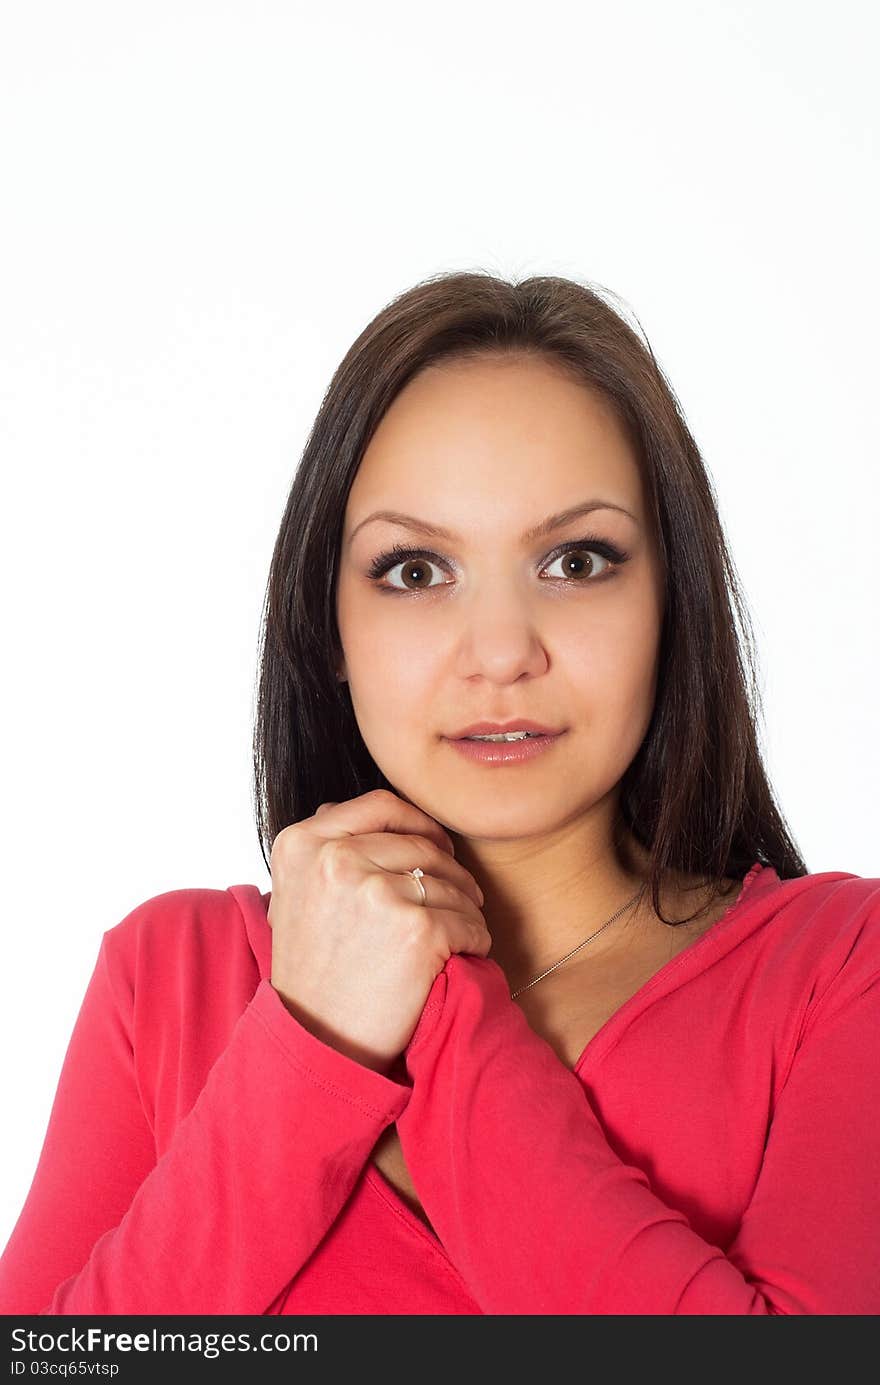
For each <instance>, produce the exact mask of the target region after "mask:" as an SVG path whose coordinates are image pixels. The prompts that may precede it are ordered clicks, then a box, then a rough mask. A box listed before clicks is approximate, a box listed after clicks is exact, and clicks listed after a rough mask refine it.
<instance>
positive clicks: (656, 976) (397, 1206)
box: [365, 861, 779, 1273]
mask: <svg viewBox="0 0 880 1385" xmlns="http://www.w3.org/2000/svg"><path fill="white" fill-rule="evenodd" d="M758 880H761V882H762V883H763V884H765V885H766V886H767V887H768V888H769V887H770V885H771V884H773V883H778V881H779V877H778V876H777V874H776V871H775V869H774V868H773V867H772V866H765V865H763V864H762V862H760V861H756V862H755V863H754V865H753V866H752V867H751V869H750V870H749V871H748V872H747V873H746V875H745V876H744V877H743V881H742V885H741V888H740V889H739V891H738V892H737V896H736V899H734V900H732V901H731V903H730V904H729V905H728V906H727V908H726V909H725V911H724V913H723V914H722V915H721V916H720V918H717V919H716V920H715V922H714V923H713V924H712V926H711V927H710V928H707V929H706V931H705V933H703V934H701V936H700V937H699V938H697V939H696V940H695V941H694V942H693V943H691V944H690V945H689V946H688V947H684V948H682V950H681V952H678V953H676V954H675V956H674V957H670V958H669V960H668V961H667V962H664V963H663V965H662V966H660V967H658V969H657V971H655V972H654V973H653V975H652V976H649V977H648V979H647V981H645V982H643V983H642V985H641V986H639V988H638V990H636V991H634V992H633V994H632V995H631V996H629V997H628V998H627V999H626V1000H625V1001H624V1002H623V1004H622V1005H620V1006H618V1008H617V1009H616V1010H615V1011H614V1012H613V1014H611V1015H609V1016H608V1019H607V1020H606V1021H605V1023H604V1024H603V1025H602V1026H601V1027H600V1028H599V1029H597V1030H596V1033H595V1034H594V1035H593V1036H592V1038H590V1039H589V1040H588V1041H587V1043H586V1044H585V1046H584V1048H583V1050H582V1052H581V1053H580V1055H579V1057H578V1059H577V1061H576V1063H575V1064H574V1066H573V1067H569V1064H567V1063H566V1064H564V1066H565V1067H567V1068H568V1070H569V1071H570V1072H571V1073H572V1075H573V1076H575V1077H577V1078H578V1080H579V1081H582V1080H583V1076H582V1075H583V1070H584V1068H585V1066H586V1065H587V1064H588V1063H590V1064H592V1065H595V1064H596V1063H598V1062H599V1060H600V1059H601V1058H603V1057H604V1056H605V1055H606V1054H607V1052H608V1051H609V1049H610V1048H611V1047H612V1045H613V1044H614V1042H615V1041H616V1040H617V1039H618V1038H619V1037H620V1036H621V1034H622V1032H623V1030H624V1029H625V1027H626V1025H627V1024H628V1022H629V1020H630V1018H631V1017H632V1015H633V1014H634V1012H635V1011H636V1010H637V1009H638V1008H639V1007H641V1006H644V1004H645V1003H646V1002H647V1003H649V1004H650V1003H651V1002H652V1001H653V1000H654V999H656V998H657V997H656V996H654V995H653V994H652V993H653V992H654V991H659V990H660V988H661V987H665V986H667V985H668V983H669V982H670V981H671V980H672V979H673V977H675V980H676V981H677V982H678V984H680V985H682V984H685V981H687V980H690V979H691V977H690V976H686V977H685V978H684V979H682V978H679V977H677V976H676V973H677V972H678V971H679V969H680V968H683V967H685V966H690V967H691V968H692V975H693V976H696V975H699V973H700V972H701V971H702V970H703V966H702V963H703V960H704V958H705V956H706V955H707V954H708V953H709V952H710V950H713V949H714V948H717V947H718V945H719V942H720V941H722V940H726V939H727V937H728V936H729V934H730V928H731V924H732V923H733V922H734V915H736V916H737V918H736V920H735V921H736V922H739V910H740V908H741V907H744V906H745V905H746V904H751V903H752V902H753V900H754V899H755V895H756V892H755V891H754V889H753V886H754V885H755V883H756V882H757V881H758ZM761 893H762V894H763V891H761ZM695 960H696V961H697V962H698V963H700V965H699V967H696V968H695V967H694V962H695ZM365 1179H366V1182H367V1184H368V1186H370V1187H371V1188H372V1189H373V1191H374V1193H376V1194H377V1196H378V1197H380V1198H381V1199H382V1201H383V1202H384V1203H385V1204H386V1206H388V1207H389V1208H390V1210H391V1211H392V1212H394V1213H395V1214H396V1215H397V1216H398V1217H399V1218H400V1219H401V1220H402V1221H403V1222H405V1223H406V1224H407V1225H408V1226H409V1227H410V1228H411V1229H412V1230H413V1231H415V1232H416V1233H417V1234H418V1235H419V1236H421V1237H422V1239H423V1240H425V1241H427V1242H428V1244H429V1245H430V1246H431V1247H432V1249H433V1250H435V1251H436V1252H437V1254H438V1255H440V1256H441V1258H442V1259H443V1260H444V1262H445V1263H446V1264H447V1265H449V1266H451V1267H452V1269H453V1270H454V1269H455V1265H454V1264H453V1262H452V1260H451V1259H450V1258H449V1256H448V1254H447V1253H446V1249H445V1247H444V1245H443V1242H442V1241H441V1240H440V1238H439V1236H438V1235H437V1233H436V1232H435V1231H434V1230H433V1228H432V1227H430V1226H429V1225H428V1224H427V1223H426V1222H424V1221H422V1219H421V1217H418V1216H417V1215H416V1213H415V1212H414V1211H413V1210H412V1208H411V1207H410V1206H409V1204H408V1203H407V1202H405V1201H404V1199H403V1198H402V1197H401V1195H400V1193H399V1192H398V1191H397V1189H396V1188H395V1187H394V1184H393V1183H391V1182H390V1180H389V1179H387V1178H386V1177H385V1175H384V1174H383V1172H382V1170H381V1169H380V1168H378V1167H377V1165H376V1164H374V1163H373V1160H372V1159H369V1160H368V1161H367V1164H366V1167H365ZM456 1273H457V1271H456Z"/></svg>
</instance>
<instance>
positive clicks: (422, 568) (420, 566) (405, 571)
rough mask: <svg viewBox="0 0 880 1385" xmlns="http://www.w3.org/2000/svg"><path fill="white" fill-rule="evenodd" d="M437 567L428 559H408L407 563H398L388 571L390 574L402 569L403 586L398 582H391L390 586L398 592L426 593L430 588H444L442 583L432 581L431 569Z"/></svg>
mask: <svg viewBox="0 0 880 1385" xmlns="http://www.w3.org/2000/svg"><path fill="white" fill-rule="evenodd" d="M435 566H436V565H435V564H434V563H432V562H429V560H428V559H427V558H407V559H406V561H405V562H403V563H396V564H395V566H394V567H392V568H389V569H388V571H389V573H391V572H395V571H396V570H397V569H398V568H399V569H400V574H401V578H402V586H400V585H398V583H396V582H391V583H389V585H390V586H392V587H396V588H397V590H398V591H402V590H407V591H424V590H426V589H427V588H428V587H436V586H442V583H440V582H432V581H431V580H430V579H431V568H433V567H435Z"/></svg>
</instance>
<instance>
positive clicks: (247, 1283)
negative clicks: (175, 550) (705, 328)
mask: <svg viewBox="0 0 880 1385" xmlns="http://www.w3.org/2000/svg"><path fill="white" fill-rule="evenodd" d="M737 617H738V618H739V625H740V627H741V630H738V628H737V619H736V618H737ZM747 627H748V620H747V616H746V613H745V609H744V603H743V601H742V598H741V595H740V593H739V590H738V587H737V581H736V577H735V572H734V567H733V563H732V561H731V559H730V556H729V554H728V552H727V548H726V545H725V540H724V536H723V532H722V526H721V523H720V521H719V517H718V514H717V509H716V503H715V499H714V496H713V493H712V489H711V486H710V483H709V480H708V478H707V475H706V472H705V470H704V467H703V464H702V461H701V458H700V455H699V452H698V449H697V447H696V444H695V442H694V440H693V438H692V436H691V434H690V433H689V431H688V429H687V426H686V424H685V422H684V420H683V417H682V414H681V412H680V410H679V407H678V405H677V402H676V399H675V397H674V395H673V394H672V392H671V390H670V387H669V385H668V383H667V382H666V380H665V379H664V377H663V374H662V372H661V371H660V369H659V367H658V365H657V363H656V361H655V360H654V357H653V354H652V352H651V350H650V347H648V346H647V345H646V344H645V343H644V342H643V340H642V339H641V337H640V336H638V335H637V334H636V332H635V331H634V330H633V329H632V328H631V327H630V326H629V325H628V324H627V323H626V322H625V320H624V319H623V317H622V316H621V315H620V314H619V313H618V312H617V311H616V310H615V309H614V308H612V306H610V304H609V303H608V302H607V301H606V300H605V299H604V298H603V297H602V296H600V295H599V294H597V293H594V292H593V291H591V290H589V289H587V288H585V287H583V286H581V285H579V284H576V283H573V282H570V281H567V280H565V279H560V278H548V277H543V278H533V279H529V280H527V281H526V282H523V283H519V284H511V283H507V282H504V281H502V280H500V279H497V278H494V277H491V276H489V275H484V274H477V273H474V274H467V273H465V274H449V275H441V276H437V277H435V278H433V279H430V280H428V281H426V282H424V283H422V284H419V285H417V286H416V287H415V288H413V289H412V290H411V291H409V292H407V293H404V294H403V295H402V296H400V297H399V298H397V299H396V300H395V301H394V302H392V303H391V304H390V305H389V306H388V307H387V308H385V309H384V310H383V311H382V312H381V313H380V314H379V315H378V317H377V318H376V319H375V320H374V321H373V322H372V323H371V324H370V325H369V326H368V327H367V328H366V329H365V331H364V332H363V333H362V334H361V336H360V337H359V338H358V339H357V340H356V341H355V343H354V344H353V346H352V347H351V349H350V351H349V352H348V354H347V355H346V357H345V359H344V360H343V362H342V364H341V365H340V367H339V369H338V370H337V372H336V374H335V376H334V378H333V380H332V382H331V384H330V388H329V390H328V392H327V395H326V397H325V399H324V402H323V404H322V406H321V410H320V413H319V415H318V418H317V421H316V423H315V426H314V428H313V430H312V433H311V435H310V437H309V440H308V443H307V446H306V449H305V452H304V455H303V458H302V461H301V464H300V466H299V468H298V470H297V472H296V475H295V477H294V480H293V485H292V488H291V492H290V497H289V501H288V505H287V509H286V511H285V514H284V517H283V520H282V523H281V529H280V533H279V536H278V541H277V545H276V549H275V553H274V555H273V560H272V565H271V572H270V577H269V584H268V592H267V606H266V618H265V630H264V635H265V638H264V645H263V651H262V667H261V680H260V690H259V704H258V715H257V724H256V733H255V781H256V791H257V793H256V797H257V806H258V824H259V829H260V837H261V842H262V845H263V850H264V856H265V852H266V850H267V849H268V850H269V851H270V853H271V856H270V860H269V861H268V864H269V868H270V872H271V882H272V889H271V892H269V893H261V892H260V891H259V890H258V888H257V887H256V886H255V885H246V884H245V885H232V886H230V887H229V888H228V889H225V890H221V889H208V888H194V889H187V890H174V891H170V892H169V893H166V894H162V895H159V896H157V897H156V898H154V899H150V900H148V901H146V902H145V903H142V904H140V905H139V906H138V907H137V908H135V909H134V910H133V911H132V912H131V913H130V914H129V915H128V916H127V917H126V918H125V919H123V920H122V921H121V922H120V923H118V924H117V925H116V926H115V927H112V928H110V929H109V930H108V931H107V932H106V933H105V934H104V935H103V939H102V943H101V947H100V951H99V955H98V958H97V963H96V967H95V971H94V974H93V976H92V979H91V981H90V984H89V987H88V990H87V993H86V995H85V998H84V1000H83V1003H82V1008H81V1011H80V1014H79V1017H78V1020H77V1023H76V1026H75V1028H74V1031H73V1034H72V1037H71V1040H70V1045H69V1048H68V1052H67V1055H66V1057H65V1061H64V1066H63V1070H62V1073H61V1077H60V1081H59V1086H58V1090H57V1094H56V1097H55V1103H54V1106H53V1109H52V1114H51V1118H50V1121H49V1126H48V1130H47V1133H46V1138H45V1143H44V1147H43V1150H42V1154H41V1157H40V1161H39V1165H38V1167H37V1170H36V1173H35V1177H34V1181H33V1185H32V1188H31V1190H30V1193H29V1196H28V1198H27V1201H26V1204H25V1206H24V1208H23V1210H22V1212H21V1215H20V1217H19V1220H18V1222H17V1224H16V1227H15V1230H14V1232H13V1234H12V1237H11V1239H10V1241H9V1243H8V1245H7V1247H6V1250H5V1253H4V1255H3V1258H2V1261H0V1308H2V1310H3V1311H4V1312H6V1313H35V1312H44V1313H48V1314H93V1313H206V1312H207V1313H246V1314H250V1313H256V1314H277V1313H284V1314H308V1313H333V1314H346V1313H386V1314H395V1313H396V1314H416V1313H419V1314H428V1313H430V1314H560V1313H565V1314H571V1313H575V1314H731V1313H732V1314H783V1313H784V1314H791V1313H796V1314H800V1313H810V1314H874V1313H877V1312H880V1257H878V1255H877V1245H878V1241H880V1123H878V1121H877V1119H876V1100H877V1092H878V1080H880V1061H878V1045H877V1043H876V1035H877V1032H878V1024H880V985H878V980H880V936H878V933H880V880H878V879H866V878H863V877H860V876H856V875H854V874H851V873H849V872H845V871H830V872H824V873H822V874H814V875H810V874H809V873H808V872H807V868H806V866H805V864H804V862H803V860H802V859H801V857H800V855H799V853H798V851H797V848H796V846H795V844H794V842H793V841H792V838H791V836H790V834H789V832H788V830H787V828H786V826H785V823H784V821H783V818H782V817H781V815H780V812H779V810H778V808H777V807H776V805H775V803H774V800H773V794H772V791H771V788H770V785H769V784H768V780H767V776H766V774H765V771H764V768H763V766H762V761H761V756H760V753H759V748H758V743H757V735H756V716H757V711H756V708H757V692H756V678H755V673H754V664H753V654H752V650H751V647H750V636H749V635H748V633H747Z"/></svg>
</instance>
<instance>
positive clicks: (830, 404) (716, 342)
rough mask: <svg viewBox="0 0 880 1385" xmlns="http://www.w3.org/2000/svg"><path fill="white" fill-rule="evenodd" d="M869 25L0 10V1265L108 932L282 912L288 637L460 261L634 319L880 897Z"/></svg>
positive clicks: (612, 14)
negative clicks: (291, 618)
mask: <svg viewBox="0 0 880 1385" xmlns="http://www.w3.org/2000/svg"><path fill="white" fill-rule="evenodd" d="M874 16H875V9H874V6H873V5H871V4H869V3H868V2H867V0H865V2H864V3H856V2H855V0H838V3H837V4H835V5H834V6H833V7H829V6H827V5H825V4H822V5H819V4H816V3H803V0H800V3H795V2H794V0H769V2H768V0H755V3H744V0H736V2H731V0H723V2H722V3H711V0H709V3H706V0H693V2H692V3H691V2H690V0H665V3H663V4H662V5H661V4H657V3H654V2H653V0H640V2H639V3H634V2H633V0H630V3H626V2H625V0H624V3H621V2H620V0H616V2H615V4H613V5H609V4H606V3H602V4H597V3H591V2H590V0H587V2H586V3H570V4H563V3H559V2H558V0H543V3H542V4H540V5H538V6H536V5H535V4H534V3H532V2H530V3H511V0H506V3H503V4H502V3H498V2H497V0H493V3H484V4H480V3H474V2H473V0H469V2H468V3H466V4H462V3H459V0H446V3H444V5H443V6H442V7H438V6H421V5H413V4H411V3H406V4H392V3H388V2H387V0H385V3H381V0H380V2H379V3H376V0H374V2H373V3H371V4H369V5H362V4H355V3H348V4H332V3H329V4H327V3H324V4H322V5H321V6H318V5H316V4H308V5H306V4H295V3H278V2H276V3H270V2H269V0H262V2H260V0H235V3H218V0H212V3H197V2H196V0H173V3H167V0H162V2H161V3H156V0H153V3H151V4H150V5H146V4H142V5H133V4H127V3H119V0H113V3H96V2H95V0H78V3H77V4H74V5H71V4H68V3H62V2H61V0H57V2H56V3H46V2H45V0H18V3H7V4H6V5H5V6H4V7H3V10H2V18H0V129H2V132H3V133H2V147H0V198H2V209H0V236H2V240H3V245H2V257H0V276H2V278H0V297H2V306H0V372H2V378H0V390H2V408H0V448H2V456H3V504H2V544H0V561H2V565H3V570H2V578H3V593H4V598H5V602H4V616H5V620H4V644H5V646H6V654H7V661H6V673H5V677H4V680H3V685H2V694H0V695H2V699H3V705H2V719H0V725H2V736H3V746H2V751H3V767H4V780H5V792H4V795H3V809H2V811H3V822H2V829H3V832H2V841H3V845H4V848H5V863H4V867H5V868H4V872H3V876H4V879H5V881H6V885H5V890H6V894H5V901H4V903H5V908H4V928H3V935H2V957H3V966H2V968H0V1025H2V1031H0V1039H2V1054H3V1062H2V1090H0V1101H2V1110H3V1116H4V1138H3V1144H2V1190H0V1191H2V1196H0V1245H2V1244H4V1243H5V1241H6V1238H7V1237H8V1235H9V1233H10V1232H11V1230H12V1226H13V1224H14V1221H15V1218H16V1217H17V1215H18V1212H19V1210H20V1208H21V1205H22V1203H23V1201H24V1198H25V1195H26V1193H27V1189H28V1187H29V1185H30V1180H31V1177H32V1175H33V1171H34V1168H35V1166H36V1161H37V1157H38V1154H39V1150H40V1147H41V1145H42V1139H43V1135H44V1132H45V1125H46V1121H47V1119H48V1116H49V1110H50V1107H51V1102H52V1098H53V1096H54V1091H55V1084H56V1082H57V1077H58V1073H59V1071H60V1067H61V1062H62V1059H63V1056H64V1050H65V1047H66V1043H67V1039H68V1037H69V1034H70V1030H71V1027H72V1025H73V1022H74V1019H75V1017H76V1013H77V1010H78V1008H79V1004H80V1001H81V998H82V994H83V992H84V989H85V986H86V984H87V982H88V978H89V976H90V974H91V971H92V968H93V966H94V962H95V959H96V956H97V952H98V947H99V944H100V939H101V934H102V933H103V932H104V930H105V929H107V928H110V927H112V926H113V925H114V924H115V923H117V922H119V920H120V919H121V918H123V917H124V916H125V915H126V914H127V913H128V912H129V911H130V910H131V909H132V908H133V907H134V906H135V905H136V904H138V903H140V902H142V901H143V900H145V899H148V898H150V897H151V896H152V895H154V894H158V893H161V892H163V891H165V890H169V889H176V888H180V887H188V886H211V887H217V888H224V887H225V886H226V885H229V884H236V883H241V882H246V881H250V882H253V883H255V884H257V885H258V886H259V888H260V889H261V890H267V889H268V888H269V887H270V880H269V876H268V872H267V871H266V868H265V866H264V863H263V860H262V857H261V855H260V851H259V847H258V843H257V834H256V828H255V826H254V821H253V815H252V804H251V783H250V742H251V732H252V718H253V696H254V680H255V675H256V652H257V638H258V626H259V616H260V610H261V604H262V599H263V591H264V585H265V581H266V576H267V572H268V564H269V558H270V555H271V550H272V546H273V544H274V540H275V535H276V532H277V529H278V525H279V522H280V518H281V513H282V510H283V507H284V502H285V499H286V495H287V489H288V486H289V483H290V478H291V475H292V472H293V469H294V468H295V466H296V462H297V459H298V457H299V454H300V452H301V449H302V446H303V444H304V441H305V437H306V434H307V431H308V429H309V427H310V425H311V422H312V420H313V418H314V415H315V412H316V410H317V408H318V405H319V402H320V399H321V396H322V394H323V391H324V389H325V388H326V385H327V383H328V381H329V378H330V375H331V373H332V371H333V370H334V368H335V366H336V364H337V363H338V361H339V359H340V358H341V356H342V355H343V354H344V352H345V351H346V350H347V348H348V346H349V345H350V343H351V341H352V340H353V339H354V337H355V336H356V335H357V334H358V333H359V332H360V331H361V330H362V328H363V327H364V326H365V325H366V323H367V322H368V321H369V320H370V318H372V316H373V315H374V314H375V313H376V312H377V311H378V310H379V309H380V308H381V307H382V306H383V305H384V304H385V303H386V302H387V301H388V299H389V298H391V297H392V296H394V295H395V294H397V293H399V292H401V291H402V290H403V289H405V288H407V287H409V286H410V285H411V284H413V283H415V282H416V281H417V280H418V279H420V278H423V277H425V276H427V275H429V274H433V273H436V272H437V271H439V270H444V269H487V270H490V271H493V272H498V273H501V274H503V275H507V276H509V277H516V278H521V277H525V276H526V275H528V274H535V273H558V274H564V275H569V276H571V277H574V278H577V279H579V280H580V281H581V282H591V283H593V284H596V285H599V286H607V287H608V288H610V289H611V290H612V291H613V292H615V293H617V294H619V295H620V296H621V297H622V298H623V299H624V301H625V302H626V303H627V304H629V305H630V307H631V308H632V310H633V312H635V313H636V314H637V316H638V318H639V320H640V321H641V323H642V325H643V327H644V329H645V331H646V332H647V334H648V337H649V339H650V341H651V344H652V346H653V348H654V351H655V353H656V355H657V357H658V359H659V361H660V363H661V365H662V366H663V368H664V370H665V371H666V373H667V374H668V376H669V378H670V380H671V382H672V385H673V387H674V389H675V390H676V392H677V393H678V395H679V397H680V399H681V401H682V404H683V407H684V409H685V412H686V415H687V417H688V420H689V423H690V425H691V427H692V429H693V431H694V433H695V435H696V438H697V441H698V443H699V444H700V446H701V447H702V449H703V451H704V455H705V460H706V465H707V468H708V470H709V473H710V476H711V478H712V480H713V482H714V484H715V487H716V490H717V493H718V497H719V503H720V507H721V513H722V520H723V522H724V525H725V528H726V531H727V534H728V536H729V539H730V542H731V546H732V550H733V555H734V560H735V562H736V564H737V568H738V571H739V573H740V576H741V578H742V581H743V584H744V587H745V591H746V596H747V598H748V601H749V604H750V609H751V612H752V615H753V619H754V621H755V627H756V633H757V636H758V640H759V651H760V655H761V665H762V686H763V690H764V700H765V732H764V735H765V749H766V756H767V764H768V769H769V772H770V775H771V779H772V782H773V784H774V787H775V789H776V791H777V794H778V796H779V801H780V803H781V805H782V809H783V812H784V813H785V814H786V816H787V818H788V820H789V823H790V825H791V828H792V831H793V833H794V835H795V838H796V840H797V842H798V844H799V846H800V848H801V850H802V852H803V854H804V856H805V858H806V860H807V864H808V867H809V869H810V870H811V871H816V872H818V871H823V870H844V871H851V872H854V873H857V874H861V875H869V876H880V836H878V814H877V811H876V793H877V781H878V767H880V766H878V751H877V743H876V732H877V707H878V686H880V677H878V674H880V658H878V644H880V640H878V631H877V624H878V622H877V608H878V586H880V582H878V556H877V530H878V523H877V515H878V510H877V507H878V501H880V483H878V445H877V444H878V424H877V412H876V400H877V365H878V361H877V351H876V331H877V326H876V324H877V320H878V309H880V302H878V299H880V294H878V270H877V245H878V244H880V227H878V220H880V218H878V201H877V176H878V158H877V135H878V125H880V116H878V102H877V95H876V91H877V86H876V71H875V67H874V61H875V54H876V34H872V32H871V28H872V25H873V23H874V22H875V20H874Z"/></svg>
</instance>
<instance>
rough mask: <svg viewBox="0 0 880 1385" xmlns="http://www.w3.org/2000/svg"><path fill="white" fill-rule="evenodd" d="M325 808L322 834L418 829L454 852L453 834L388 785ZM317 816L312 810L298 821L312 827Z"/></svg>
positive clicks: (413, 830)
mask: <svg viewBox="0 0 880 1385" xmlns="http://www.w3.org/2000/svg"><path fill="white" fill-rule="evenodd" d="M325 809H326V811H324V812H321V813H320V835H321V836H322V837H326V838H330V837H349V836H360V835H361V834H363V833H364V832H418V833H421V835H422V836H424V837H430V838H431V840H432V841H435V842H436V843H437V845H438V846H439V847H441V848H442V849H443V850H444V851H446V852H448V853H449V855H453V854H454V850H455V848H454V846H453V842H452V838H451V837H450V835H449V833H448V832H447V831H446V830H445V828H443V827H441V826H440V824H439V822H437V821H436V820H435V819H434V818H432V817H431V816H430V815H429V814H428V813H424V812H422V809H421V808H417V807H416V806H415V804H414V803H407V802H405V801H404V800H403V799H402V798H400V797H398V795H397V794H395V793H391V792H390V790H388V789H372V790H371V791H370V792H369V793H365V794H360V795H359V796H358V797H357V798H349V799H346V800H345V801H344V802H342V803H328V804H326V805H325ZM318 817H319V814H318V813H315V815H314V817H313V818H312V819H306V821H305V822H303V823H302V824H301V825H302V826H303V827H304V828H306V829H308V828H309V823H310V822H311V824H312V830H315V820H316V819H317V818H318Z"/></svg>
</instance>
